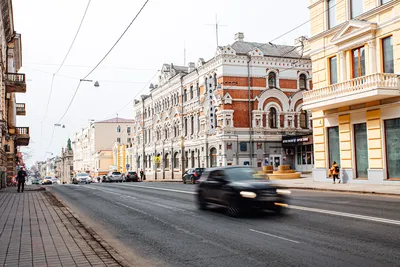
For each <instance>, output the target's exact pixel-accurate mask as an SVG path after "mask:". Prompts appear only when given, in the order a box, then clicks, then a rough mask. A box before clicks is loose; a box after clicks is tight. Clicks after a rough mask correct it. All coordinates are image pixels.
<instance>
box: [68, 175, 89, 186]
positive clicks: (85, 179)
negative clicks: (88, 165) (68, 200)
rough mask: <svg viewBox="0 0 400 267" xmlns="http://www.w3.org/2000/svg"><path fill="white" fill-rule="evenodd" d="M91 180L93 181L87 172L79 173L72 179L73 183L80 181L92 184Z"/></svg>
mask: <svg viewBox="0 0 400 267" xmlns="http://www.w3.org/2000/svg"><path fill="white" fill-rule="evenodd" d="M91 182H92V179H91V178H90V176H89V174H87V173H78V174H77V175H76V176H75V177H74V178H73V179H72V183H73V184H80V183H85V184H90V183H91Z"/></svg>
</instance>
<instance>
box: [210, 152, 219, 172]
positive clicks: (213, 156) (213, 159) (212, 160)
mask: <svg viewBox="0 0 400 267" xmlns="http://www.w3.org/2000/svg"><path fill="white" fill-rule="evenodd" d="M210 167H211V168H213V167H217V149H216V148H214V147H213V148H211V150H210Z"/></svg>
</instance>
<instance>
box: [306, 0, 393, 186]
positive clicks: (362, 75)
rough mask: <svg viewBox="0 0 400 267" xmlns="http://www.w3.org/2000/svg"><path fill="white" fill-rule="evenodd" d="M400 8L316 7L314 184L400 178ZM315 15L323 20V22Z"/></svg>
mask: <svg viewBox="0 0 400 267" xmlns="http://www.w3.org/2000/svg"><path fill="white" fill-rule="evenodd" d="M399 11H400V2H399V1H390V0H377V1H362V0H347V1H344V0H341V1H339V0H336V1H315V0H313V1H311V6H310V14H311V17H312V19H311V35H312V36H311V38H310V39H309V44H308V47H309V51H308V53H307V54H308V55H310V56H311V60H312V67H313V76H314V78H313V82H314V88H313V90H311V91H308V92H305V93H304V109H306V110H311V111H312V117H313V127H314V128H313V132H314V157H315V169H314V170H313V177H314V180H315V181H329V180H328V179H327V177H328V169H329V167H330V166H332V163H333V162H334V161H336V162H337V163H338V164H339V166H340V168H341V169H342V171H343V177H342V178H343V179H344V180H348V181H349V182H356V183H385V184H390V183H391V180H396V179H399V178H400V153H399V151H400V78H399V74H400V61H399V58H400V49H399V48H400V32H399V31H398V29H399V26H400V12H399ZM316 14H320V15H319V16H318V15H316Z"/></svg>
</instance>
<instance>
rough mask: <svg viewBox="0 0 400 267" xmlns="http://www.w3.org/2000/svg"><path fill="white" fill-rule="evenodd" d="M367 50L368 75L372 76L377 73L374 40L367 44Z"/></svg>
mask: <svg viewBox="0 0 400 267" xmlns="http://www.w3.org/2000/svg"><path fill="white" fill-rule="evenodd" d="M368 48H369V72H370V73H368V74H374V73H376V72H377V70H376V63H377V62H376V50H375V48H376V42H375V40H371V41H369V42H368Z"/></svg>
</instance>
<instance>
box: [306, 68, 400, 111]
mask: <svg viewBox="0 0 400 267" xmlns="http://www.w3.org/2000/svg"><path fill="white" fill-rule="evenodd" d="M398 96H400V76H398V75H396V74H388V73H376V74H371V75H367V76H363V77H359V78H355V79H352V80H348V81H345V82H342V83H337V84H333V85H330V86H327V87H324V88H320V89H315V90H312V91H308V92H304V93H303V100H304V106H303V108H304V109H305V110H329V109H334V108H338V107H343V106H350V105H356V104H362V103H366V102H371V101H376V100H382V99H385V98H392V97H398Z"/></svg>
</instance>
